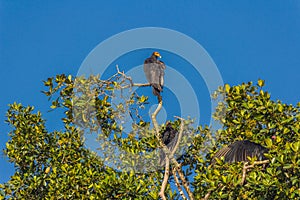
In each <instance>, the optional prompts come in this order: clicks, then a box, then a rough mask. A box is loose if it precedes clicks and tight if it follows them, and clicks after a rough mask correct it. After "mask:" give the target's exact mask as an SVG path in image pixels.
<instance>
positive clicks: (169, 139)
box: [159, 122, 178, 166]
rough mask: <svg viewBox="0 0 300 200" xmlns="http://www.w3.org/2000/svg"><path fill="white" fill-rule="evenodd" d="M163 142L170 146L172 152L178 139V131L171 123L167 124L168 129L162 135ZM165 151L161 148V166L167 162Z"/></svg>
mask: <svg viewBox="0 0 300 200" xmlns="http://www.w3.org/2000/svg"><path fill="white" fill-rule="evenodd" d="M161 140H162V142H163V143H164V144H165V145H166V146H167V147H168V149H169V150H170V152H172V151H173V149H174V147H175V145H176V143H177V140H178V132H177V131H176V130H175V129H174V128H173V127H172V124H171V123H169V122H168V123H167V124H166V129H165V130H164V132H163V133H162V135H161ZM165 157H166V155H165V153H164V151H163V150H162V149H160V150H159V163H160V165H161V166H163V165H164V164H165Z"/></svg>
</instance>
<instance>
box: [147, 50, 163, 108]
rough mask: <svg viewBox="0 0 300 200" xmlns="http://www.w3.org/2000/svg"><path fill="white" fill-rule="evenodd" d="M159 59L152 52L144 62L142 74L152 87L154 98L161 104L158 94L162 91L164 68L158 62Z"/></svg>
mask: <svg viewBox="0 0 300 200" xmlns="http://www.w3.org/2000/svg"><path fill="white" fill-rule="evenodd" d="M157 58H161V56H160V54H159V53H158V52H156V51H155V52H153V53H152V55H151V57H150V58H147V59H146V60H145V61H144V72H145V75H146V78H147V80H148V82H149V83H150V84H151V86H152V91H153V94H154V95H155V96H157V98H158V101H159V102H161V100H162V97H161V95H160V92H162V91H163V85H164V70H165V69H166V66H165V64H164V62H162V61H160V60H158V59H157Z"/></svg>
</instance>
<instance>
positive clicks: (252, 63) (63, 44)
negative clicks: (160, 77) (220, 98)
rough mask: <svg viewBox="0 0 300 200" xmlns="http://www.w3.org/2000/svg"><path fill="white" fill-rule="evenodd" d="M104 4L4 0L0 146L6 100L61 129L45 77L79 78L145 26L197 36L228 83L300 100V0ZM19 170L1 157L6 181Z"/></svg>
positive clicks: (0, 8)
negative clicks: (99, 54) (89, 59)
mask: <svg viewBox="0 0 300 200" xmlns="http://www.w3.org/2000/svg"><path fill="white" fill-rule="evenodd" d="M101 2H102V3H101ZM103 2H104V1H83V0H82V1H76V0H72V1H71V0H70V1H67V0H63V1H35V0H31V1H24V0H14V1H11V0H0V67H1V68H0V69H1V74H0V75H1V78H0V83H1V85H2V87H1V88H2V96H1V98H0V149H3V148H4V147H5V142H6V141H7V140H8V136H7V133H8V132H9V130H10V128H9V127H8V125H7V124H5V123H4V120H5V112H6V110H7V104H9V103H13V102H14V101H16V102H21V103H23V104H25V105H34V106H35V107H36V109H39V110H41V111H42V112H44V117H45V118H47V120H48V121H47V126H48V129H49V130H53V129H55V128H56V127H60V125H61V124H59V123H58V122H57V121H56V119H57V116H55V115H56V114H55V113H46V111H47V110H48V109H49V103H48V102H47V98H46V97H45V96H44V95H43V94H41V93H40V91H41V90H43V89H44V87H43V84H42V80H45V79H46V78H47V77H49V76H54V75H56V74H60V73H65V74H73V75H76V74H77V70H78V68H79V67H80V65H81V63H82V62H83V60H84V59H85V57H86V56H87V55H88V53H89V52H90V51H91V50H92V49H93V48H94V47H95V46H96V45H98V44H99V43H100V42H101V41H103V40H105V39H107V38H108V37H110V36H112V35H114V34H117V33H119V32H122V31H125V30H128V29H133V28H139V27H149V26H152V27H164V28H169V29H173V30H176V31H179V32H182V33H184V34H186V35H188V36H190V37H191V38H193V39H194V40H196V41H197V42H198V43H200V44H201V45H202V46H203V47H204V48H205V49H206V51H207V52H208V53H209V54H210V56H211V58H212V59H213V60H214V62H215V63H216V65H217V66H218V69H219V71H220V72H221V75H222V77H223V80H224V82H226V83H229V84H231V85H233V84H239V83H242V82H248V81H256V80H257V79H258V78H261V79H264V80H266V85H267V86H266V89H267V90H268V91H269V92H270V93H271V95H272V98H273V99H280V100H282V101H283V102H285V103H288V104H296V103H297V102H298V101H299V94H300V87H299V78H300V75H299V74H300V57H299V52H300V1H297V0H289V1H282V0H273V1H259V0H254V1H253V0H251V1H250V0H248V1H239V0H235V1H215V0H212V1H164V2H162V1H154V0H152V1H147V2H146V1H105V3H103ZM131 59H132V58H131ZM121 60H122V59H120V61H121ZM166 60H168V58H167V57H165V60H164V61H166ZM123 61H124V62H125V63H121V64H122V65H127V64H128V63H126V59H123ZM127 61H128V60H127ZM13 172H14V168H13V165H11V164H9V163H8V162H7V161H6V159H5V158H4V157H3V156H0V183H2V182H5V181H7V180H8V179H9V176H10V175H12V174H13Z"/></svg>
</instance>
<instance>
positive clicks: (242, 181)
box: [241, 160, 270, 185]
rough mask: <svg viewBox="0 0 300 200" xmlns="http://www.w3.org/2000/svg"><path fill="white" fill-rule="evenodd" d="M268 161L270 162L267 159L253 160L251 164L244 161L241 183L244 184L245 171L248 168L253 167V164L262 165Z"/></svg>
mask: <svg viewBox="0 0 300 200" xmlns="http://www.w3.org/2000/svg"><path fill="white" fill-rule="evenodd" d="M269 162H270V161H269V160H263V161H254V163H253V164H252V165H248V162H246V163H245V164H244V167H243V175H242V180H241V185H244V183H245V180H246V173H247V170H248V169H250V168H253V167H254V166H255V165H263V164H267V163H269Z"/></svg>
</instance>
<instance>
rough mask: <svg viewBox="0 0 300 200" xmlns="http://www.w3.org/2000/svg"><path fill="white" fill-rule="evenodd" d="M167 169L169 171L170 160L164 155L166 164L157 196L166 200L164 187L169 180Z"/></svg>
mask: <svg viewBox="0 0 300 200" xmlns="http://www.w3.org/2000/svg"><path fill="white" fill-rule="evenodd" d="M169 171H170V160H169V158H168V157H166V165H165V175H164V179H163V182H162V184H161V189H160V192H159V196H160V197H161V198H162V199H163V200H167V199H166V196H165V189H166V187H167V184H168V180H169V174H170V173H169Z"/></svg>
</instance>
